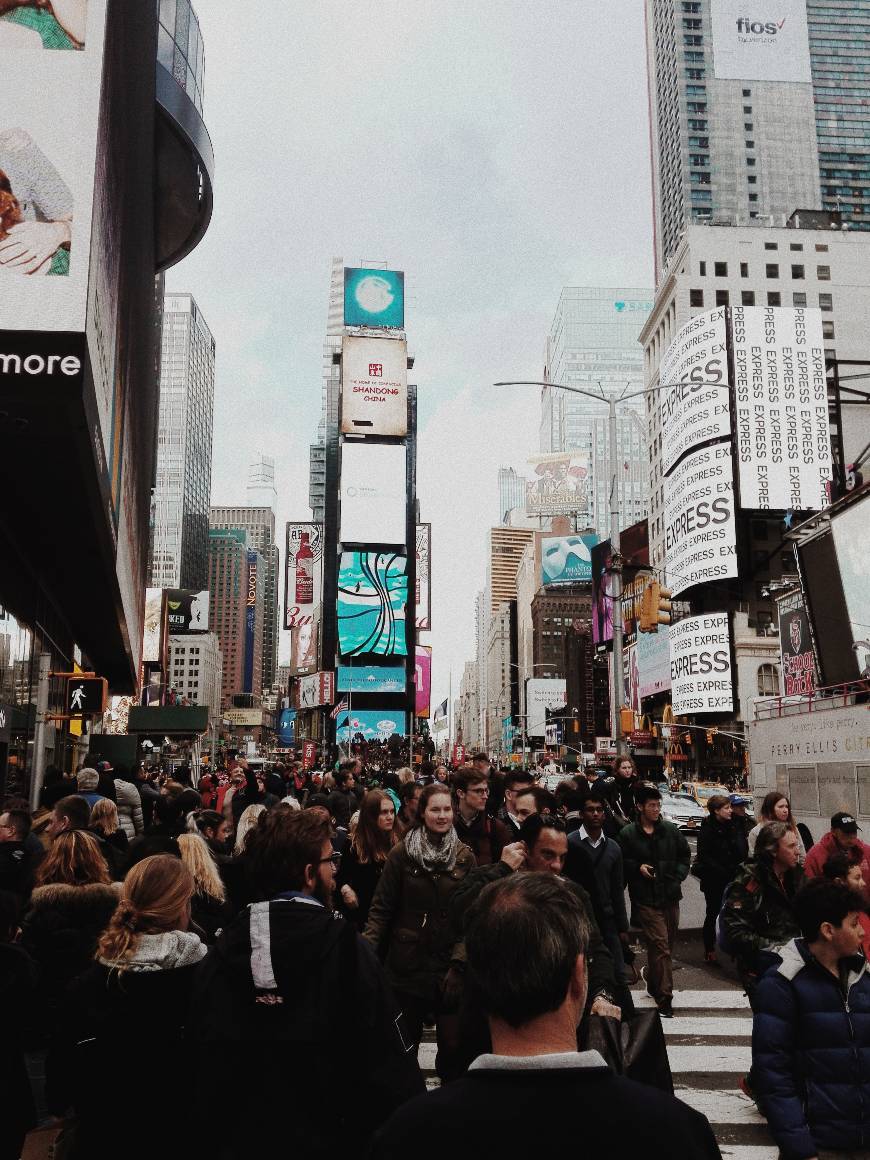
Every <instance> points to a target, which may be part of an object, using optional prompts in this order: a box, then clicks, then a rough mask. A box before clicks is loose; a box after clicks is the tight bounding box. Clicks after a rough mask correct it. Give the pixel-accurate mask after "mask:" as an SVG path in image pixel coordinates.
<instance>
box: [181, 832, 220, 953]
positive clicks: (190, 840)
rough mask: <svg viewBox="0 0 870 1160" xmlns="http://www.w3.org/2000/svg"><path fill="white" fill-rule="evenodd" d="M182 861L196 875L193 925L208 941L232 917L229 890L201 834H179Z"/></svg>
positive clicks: (192, 903) (209, 941) (212, 940)
mask: <svg viewBox="0 0 870 1160" xmlns="http://www.w3.org/2000/svg"><path fill="white" fill-rule="evenodd" d="M178 849H179V852H180V854H181V861H182V862H183V863H184V865H185V866H186V867H187V869H188V870H189V871H190V874H191V877H192V878H193V897H192V898H191V917H192V921H193V925H194V926H195V927H196V928H197V930H198V932H199V933H200V935H201V937H202V938H203V939H204V941H205V942H206V943H208V944H209V945H210V944H211V943H213V942H214V940H215V938H216V937H217V934H218V931H219V930H220V929H221V928H222V927H223V926H224V924H225V923H226V922H228V921H229V919H230V918H231V917H232V915H231V912H230V908H229V907H228V906H227V891H226V887H225V886H224V883H223V879H222V878H221V874H220V870H219V868H218V864H217V860H216V859H215V856H214V854H212V852H211V850H210V849H209V847H208V842H206V840H205V838H203V836H202V835H201V834H198V833H196V834H194V833H191V834H179V836H178Z"/></svg>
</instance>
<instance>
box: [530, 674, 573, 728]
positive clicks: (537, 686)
mask: <svg viewBox="0 0 870 1160" xmlns="http://www.w3.org/2000/svg"><path fill="white" fill-rule="evenodd" d="M565 689H566V685H565V681H564V680H563V679H562V678H560V677H532V678H531V679H530V680H528V681H526V733H527V734H528V735H529V737H543V736H544V729H545V727H546V724H547V710H548V709H558V708H560V707H561V706H562V705H564V704H565V697H566V693H565Z"/></svg>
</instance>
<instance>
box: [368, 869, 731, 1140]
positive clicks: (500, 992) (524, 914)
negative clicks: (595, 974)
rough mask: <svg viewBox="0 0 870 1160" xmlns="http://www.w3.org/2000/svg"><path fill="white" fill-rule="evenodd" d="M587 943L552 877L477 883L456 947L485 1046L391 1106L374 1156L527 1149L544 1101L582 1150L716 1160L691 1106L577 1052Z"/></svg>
mask: <svg viewBox="0 0 870 1160" xmlns="http://www.w3.org/2000/svg"><path fill="white" fill-rule="evenodd" d="M588 941H589V923H588V921H587V919H586V915H585V912H584V909H583V906H582V903H581V902H580V899H579V897H578V895H577V893H576V892H575V891H574V890H573V889H572V887H571V886H570V884H568V883H566V882H564V881H563V880H562V879H561V878H560V877H558V876H557V875H555V874H541V873H517V874H512V875H511V876H510V877H508V878H504V879H502V880H501V881H498V882H494V883H492V884H490V885H489V886H487V887H486V889H485V890H484V891H483V892H482V893H481V895H480V897H479V899H478V900H477V901H476V903H475V904H474V908H473V912H472V915H471V918H470V920H469V923H468V928H467V933H466V950H467V954H468V971H469V975H470V980H471V983H472V985H473V987H474V988H475V991H476V993H477V994H478V995H479V998H480V1001H481V1003H482V1005H483V1007H484V1009H485V1011H486V1013H487V1018H488V1020H489V1026H490V1034H491V1037H492V1048H493V1052H492V1054H491V1055H481V1056H478V1058H477V1059H476V1060H475V1061H474V1063H473V1064H472V1065H471V1068H470V1070H469V1072H468V1074H467V1075H466V1076H464V1077H463V1078H462V1079H458V1080H457V1081H456V1082H455V1083H452V1084H449V1085H447V1086H446V1087H443V1088H441V1089H440V1090H439V1091H435V1092H430V1093H427V1094H426V1095H424V1096H418V1097H417V1098H416V1099H413V1100H410V1101H409V1102H408V1103H407V1104H405V1105H404V1106H403V1107H401V1108H399V1109H398V1111H396V1112H395V1113H394V1114H393V1116H392V1117H391V1118H390V1119H389V1120H388V1121H387V1123H386V1124H385V1125H384V1126H383V1128H382V1129H381V1130H380V1131H379V1132H378V1134H377V1135H376V1137H375V1139H374V1142H373V1147H372V1153H371V1155H372V1157H373V1160H407V1157H408V1156H410V1155H413V1156H414V1157H415V1160H436V1157H437V1160H443V1156H444V1154H445V1148H446V1149H447V1151H448V1152H451V1153H452V1154H453V1155H460V1156H469V1157H473V1156H483V1155H492V1156H512V1155H519V1156H523V1155H533V1154H536V1153H537V1152H538V1151H539V1150H540V1146H541V1139H542V1137H541V1132H542V1130H545V1129H543V1128H542V1118H541V1117H542V1115H543V1114H544V1113H545V1111H546V1110H549V1111H550V1112H553V1111H555V1112H556V1113H557V1114H559V1115H562V1116H564V1117H567V1118H565V1119H564V1120H563V1128H564V1130H565V1131H566V1132H567V1131H571V1132H572V1133H574V1134H576V1142H577V1146H578V1148H580V1149H581V1150H582V1152H583V1154H584V1155H589V1156H597V1155H602V1156H605V1155H606V1156H607V1157H608V1160H621V1158H625V1160H637V1157H638V1155H639V1154H642V1155H643V1157H644V1160H672V1158H673V1157H675V1156H687V1157H688V1156H691V1157H692V1158H693V1160H720V1152H719V1148H718V1146H717V1144H716V1140H715V1138H714V1136H713V1131H712V1129H711V1127H710V1125H709V1123H708V1122H707V1120H706V1118H705V1117H704V1116H702V1115H701V1114H700V1113H699V1112H696V1111H694V1110H693V1109H692V1108H690V1107H688V1105H686V1104H683V1103H681V1102H680V1101H679V1100H677V1099H675V1098H674V1097H673V1096H669V1095H666V1094H665V1093H664V1092H661V1091H659V1090H658V1089H657V1088H653V1087H648V1086H645V1085H643V1084H637V1083H634V1082H633V1081H632V1080H628V1079H625V1078H623V1077H621V1076H616V1075H614V1074H613V1073H612V1072H611V1071H610V1070H609V1069H608V1068H607V1065H606V1064H605V1062H604V1060H603V1059H602V1057H601V1056H600V1055H599V1054H598V1053H597V1052H595V1051H582V1052H578V1051H577V1024H578V1022H579V1020H580V1017H581V1015H582V1014H583V1009H584V1006H585V1003H586V987H587V983H586V951H587V946H588ZM455 1125H460V1126H461V1127H460V1137H459V1139H460V1140H461V1146H460V1148H459V1151H458V1153H457V1149H456V1142H455V1140H453V1139H452V1137H451V1135H450V1133H451V1130H452V1128H451V1126H455ZM638 1130H640V1131H641V1132H642V1139H640V1138H639V1137H638ZM451 1140H452V1143H451Z"/></svg>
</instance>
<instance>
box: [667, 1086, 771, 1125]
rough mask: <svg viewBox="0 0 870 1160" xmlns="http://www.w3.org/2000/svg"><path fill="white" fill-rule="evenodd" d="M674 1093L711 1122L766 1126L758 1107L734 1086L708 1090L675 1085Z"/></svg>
mask: <svg viewBox="0 0 870 1160" xmlns="http://www.w3.org/2000/svg"><path fill="white" fill-rule="evenodd" d="M674 1095H675V1096H676V1097H677V1098H678V1099H681V1100H682V1101H683V1103H684V1104H688V1105H689V1107H690V1108H694V1109H695V1111H696V1112H701V1114H702V1115H705V1116H706V1117H707V1119H708V1120H709V1121H710V1123H711V1124H714V1123H715V1124H755V1125H757V1126H759V1127H764V1125H765V1119H764V1117H763V1116H762V1114H761V1112H759V1110H758V1108H757V1107H756V1106H755V1104H754V1103H753V1102H752V1100H749V1099H747V1098H746V1096H744V1095H743V1093H742V1092H741V1091H738V1090H737V1089H736V1088H734V1089H733V1090H731V1091H708V1090H707V1089H705V1088H690V1087H675V1088H674Z"/></svg>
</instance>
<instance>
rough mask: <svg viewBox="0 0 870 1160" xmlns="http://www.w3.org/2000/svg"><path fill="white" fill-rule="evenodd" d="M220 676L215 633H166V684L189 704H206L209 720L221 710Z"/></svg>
mask: <svg viewBox="0 0 870 1160" xmlns="http://www.w3.org/2000/svg"><path fill="white" fill-rule="evenodd" d="M222 678H223V655H222V653H221V649H220V644H219V643H218V638H217V634H216V633H214V632H203V633H199V634H193V633H189V634H185V635H180V636H170V637H169V678H168V684H169V687H170V688H171V689H174V690H175V692H176V693H177V694H178V696H179V697H183V698H184V699H185V700H186V701H189V702H190V703H191V704H192V705H207V706H208V716H209V720H210V721H215V720H217V719H218V718H219V717H220V714H221V682H222Z"/></svg>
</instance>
